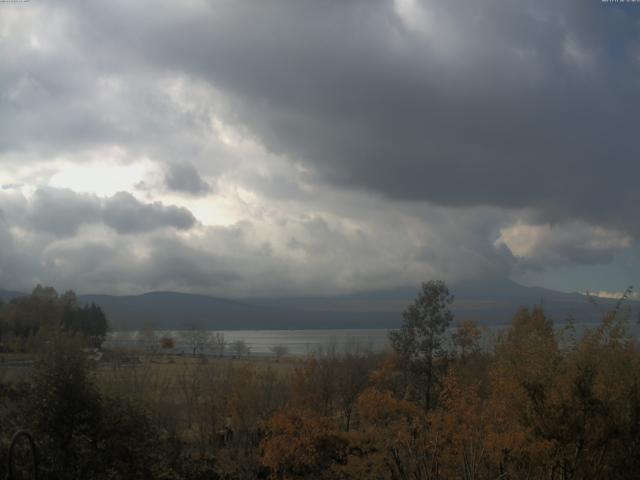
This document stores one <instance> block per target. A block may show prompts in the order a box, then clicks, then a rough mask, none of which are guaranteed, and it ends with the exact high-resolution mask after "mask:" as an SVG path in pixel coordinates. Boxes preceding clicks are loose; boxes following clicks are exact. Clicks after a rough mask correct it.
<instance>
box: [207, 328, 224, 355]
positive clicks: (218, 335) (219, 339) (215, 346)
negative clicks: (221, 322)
mask: <svg viewBox="0 0 640 480" xmlns="http://www.w3.org/2000/svg"><path fill="white" fill-rule="evenodd" d="M226 346H227V343H226V342H225V340H224V333H222V332H215V333H214V334H213V335H211V349H212V350H213V354H214V355H216V356H218V357H221V358H222V357H223V356H224V350H225V348H226Z"/></svg>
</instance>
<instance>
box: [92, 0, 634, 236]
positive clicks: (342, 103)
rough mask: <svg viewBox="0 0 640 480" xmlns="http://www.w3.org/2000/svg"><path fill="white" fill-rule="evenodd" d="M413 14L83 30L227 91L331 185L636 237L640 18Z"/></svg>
mask: <svg viewBox="0 0 640 480" xmlns="http://www.w3.org/2000/svg"><path fill="white" fill-rule="evenodd" d="M399 3H401V2H398V4H399ZM406 3H411V2H406ZM414 3H416V4H417V5H419V6H420V5H422V7H419V8H418V10H420V11H412V12H409V13H408V14H407V16H405V17H403V16H402V15H401V14H400V13H399V11H398V9H394V2H386V1H385V2H383V1H377V2H369V1H367V2H358V1H356V2H343V3H340V2H333V3H329V4H326V3H322V4H318V3H316V2H298V1H295V2H293V1H289V0H281V1H277V0H274V1H271V2H264V3H261V4H260V5H255V4H253V3H252V4H251V5H250V6H249V5H248V4H245V3H242V2H234V3H233V4H227V3H224V2H212V3H211V4H209V7H207V8H205V7H199V9H196V10H194V11H182V12H181V14H180V15H179V19H180V20H179V21H175V22H171V24H169V25H166V24H165V23H163V22H161V21H160V20H159V19H158V18H156V19H155V20H154V19H147V18H145V19H142V18H140V17H137V16H136V15H131V12H130V11H129V10H126V11H125V10H122V9H118V8H111V7H109V9H108V11H101V12H100V13H101V14H100V15H96V13H97V12H96V11H95V10H93V9H92V10H91V11H87V12H81V15H83V14H84V15H85V17H84V18H86V19H89V18H90V19H91V22H88V20H87V24H90V25H91V28H92V29H95V28H96V27H97V28H98V29H103V30H102V31H103V32H105V33H106V32H110V33H113V32H118V35H117V36H118V37H119V39H120V41H121V42H122V44H120V43H118V44H116V46H115V47H116V48H118V49H120V48H122V47H123V45H125V44H126V45H130V44H131V43H130V42H131V41H133V40H134V39H133V38H130V37H129V36H128V34H127V33H126V32H127V31H131V32H134V31H135V32H136V38H135V41H133V44H134V45H135V47H134V48H133V53H131V55H134V56H136V58H137V59H142V58H144V59H146V61H147V62H151V63H152V64H153V65H155V67H156V68H162V69H178V70H180V71H184V72H189V73H190V74H192V75H195V76H198V77H199V78H202V79H205V80H207V81H209V82H211V83H212V84H213V85H215V86H216V87H219V88H222V89H223V90H225V91H226V92H227V93H229V94H230V95H232V96H233V98H234V102H235V103H234V105H235V109H234V112H235V115H236V117H235V118H236V121H238V122H240V123H242V124H244V125H246V126H247V127H248V128H249V129H250V130H251V131H253V132H255V133H256V134H257V135H258V137H259V138H260V139H261V140H262V141H263V142H264V143H265V144H266V145H267V146H268V147H269V148H270V149H271V150H272V151H273V152H276V153H284V154H286V155H288V156H289V157H291V158H293V159H301V160H303V161H304V162H306V164H307V165H308V166H309V167H310V173H311V175H314V176H315V178H316V181H318V180H322V181H327V182H330V183H333V184H336V185H339V186H341V187H345V188H354V187H355V188H363V189H368V190H371V191H374V192H379V193H381V194H383V195H386V196H388V197H391V198H399V199H410V200H428V201H430V202H434V203H436V204H440V205H450V206H472V205H494V206H499V207H504V208H524V207H528V208H532V209H535V210H537V211H538V212H539V214H540V216H541V218H542V219H544V220H554V221H561V220H567V219H572V218H581V219H584V220H587V221H591V222H594V223H598V224H603V225H610V226H615V227H618V228H623V229H625V230H628V231H632V232H634V234H637V233H638V226H637V224H636V223H635V222H633V221H631V220H629V218H630V217H632V211H631V210H632V209H634V208H635V205H637V204H638V203H640V196H639V195H640V193H639V192H640V190H638V189H637V188H636V185H635V180H634V178H636V177H637V175H638V174H639V173H640V170H639V169H640V167H639V166H638V165H639V164H638V162H636V161H635V158H637V157H638V154H640V150H639V149H640V147H638V145H637V142H635V141H634V137H635V136H634V134H633V128H634V127H633V125H634V123H635V112H636V111H637V109H638V108H637V107H638V106H639V105H638V99H639V98H640V95H639V94H640V92H639V91H638V89H639V88H640V87H638V85H637V82H635V80H634V78H635V77H636V76H637V73H638V68H639V66H638V61H637V51H638V47H639V45H638V43H637V38H636V36H635V35H634V32H636V30H637V24H636V20H637V14H636V13H633V12H631V11H629V10H626V11H623V10H620V9H618V8H614V7H613V8H609V7H606V6H603V5H602V4H600V3H599V2H593V3H585V2H577V1H576V2H565V3H563V4H558V3H557V2H551V1H541V2H535V3H531V4H528V5H521V4H509V5H505V4H504V2H500V1H489V2H484V3H483V4H482V5H481V6H480V5H479V4H477V2H471V1H467V2H455V3H452V2H446V3H442V2H414ZM94 8H95V7H94ZM97 8H101V7H97ZM103 8H106V7H103ZM180 9H181V10H182V7H180ZM173 14H175V12H167V15H173ZM256 18H259V19H260V21H259V22H256V21H255V19H256ZM96 19H99V20H98V25H96ZM133 24H135V25H136V28H135V29H130V30H129V28H128V26H131V25H133ZM185 32H188V34H185ZM120 34H122V35H120ZM623 171H624V172H625V174H624V175H621V174H620V172H623Z"/></svg>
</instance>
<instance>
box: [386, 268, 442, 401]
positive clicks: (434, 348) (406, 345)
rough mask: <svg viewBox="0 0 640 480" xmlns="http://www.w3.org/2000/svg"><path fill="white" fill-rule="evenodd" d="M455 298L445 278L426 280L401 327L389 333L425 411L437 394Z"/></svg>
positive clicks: (404, 313)
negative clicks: (452, 304) (444, 341)
mask: <svg viewBox="0 0 640 480" xmlns="http://www.w3.org/2000/svg"><path fill="white" fill-rule="evenodd" d="M452 302H453V296H452V295H451V294H450V293H449V289H448V287H447V286H446V284H445V283H444V282H443V281H440V280H432V281H429V282H426V283H423V284H422V289H421V291H420V293H419V295H418V297H417V298H416V299H415V301H414V302H413V304H411V305H409V307H407V309H406V310H405V311H404V312H403V314H402V316H403V319H404V321H403V324H402V326H401V327H400V329H399V330H395V331H391V332H390V333H389V340H390V342H391V346H392V347H393V350H394V351H395V353H396V354H397V356H398V359H399V361H400V366H401V367H402V368H404V369H405V370H406V371H407V372H408V373H409V374H410V377H411V378H410V383H409V387H410V388H411V389H412V390H413V392H412V396H413V397H418V398H419V399H420V403H421V404H422V406H423V408H424V410H425V411H427V410H429V409H430V408H431V407H432V406H433V404H434V401H435V398H436V396H437V394H436V391H435V390H436V384H437V380H438V378H437V377H438V372H437V370H438V365H437V364H436V362H437V360H438V358H439V357H441V355H442V353H443V351H442V342H443V335H444V333H445V331H446V330H447V328H448V327H449V325H450V323H451V321H452V319H453V314H452V313H451V310H450V309H449V306H450V305H451V303H452Z"/></svg>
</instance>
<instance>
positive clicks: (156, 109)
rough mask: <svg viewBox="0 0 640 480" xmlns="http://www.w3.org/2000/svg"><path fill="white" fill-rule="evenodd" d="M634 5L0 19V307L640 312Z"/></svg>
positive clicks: (35, 8)
mask: <svg viewBox="0 0 640 480" xmlns="http://www.w3.org/2000/svg"><path fill="white" fill-rule="evenodd" d="M639 80H640V4H636V3H631V2H629V3H626V4H623V3H616V2H602V1H601V0H575V1H565V2H557V1H556V0H536V1H530V2H504V1H502V0H482V1H478V0H460V1H455V2H453V1H435V0H424V1H419V0H385V1H383V0H349V1H343V0H341V1H335V0H328V1H322V2H320V1H312V0H262V1H259V2H256V1H245V0H181V1H178V2H163V3H162V4H160V3H159V2H157V1H156V0H138V1H130V0H126V1H125V0H112V1H109V2H105V1H96V0H86V1H75V0H70V1H62V2H61V1H45V0H30V1H28V2H22V3H17V2H4V3H0V288H5V289H18V290H29V289H31V288H32V287H33V286H34V285H35V284H37V283H42V284H47V285H53V286H54V287H56V288H58V289H60V290H63V289H67V288H72V289H75V290H76V291H78V292H80V293H111V294H129V293H142V292H146V291H151V290H174V291H183V292H194V293H205V294H211V295H218V296H227V297H256V296H298V295H305V296H308V295H335V294H343V293H350V292H358V291H367V290H382V289H389V288H396V287H405V286H415V285H417V284H419V282H421V281H424V280H430V279H444V280H446V281H447V282H450V283H456V282H461V281H485V280H486V279H491V278H505V277H509V278H511V279H514V280H516V281H518V282H521V283H523V284H526V285H541V286H546V287H549V288H554V289H558V290H563V291H585V290H589V291H596V292H598V291H602V292H610V293H615V292H620V291H623V290H624V289H625V288H626V287H627V286H628V285H633V284H635V285H637V286H638V287H640V268H638V267H639V266H640V220H639V217H638V207H639V206H640V188H639V186H640V185H639V182H640V155H639V154H640V142H638V137H639V132H640V123H639V122H638V117H637V112H638V110H639V109H638V107H639V106H640V81H639Z"/></svg>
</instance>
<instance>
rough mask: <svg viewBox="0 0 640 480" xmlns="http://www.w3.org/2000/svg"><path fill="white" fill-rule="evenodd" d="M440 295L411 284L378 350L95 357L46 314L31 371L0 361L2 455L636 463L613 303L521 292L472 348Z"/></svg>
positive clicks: (390, 465)
mask: <svg viewBox="0 0 640 480" xmlns="http://www.w3.org/2000/svg"><path fill="white" fill-rule="evenodd" d="M451 301H452V298H451V296H450V295H449V291H448V289H447V287H446V286H445V285H444V284H443V283H442V282H428V283H426V284H424V285H423V288H422V292H421V294H420V295H419V296H418V298H417V299H416V301H415V303H414V304H412V305H410V306H409V307H408V308H407V310H406V311H405V313H404V323H403V326H402V328H401V329H400V330H398V331H396V332H393V333H391V335H390V340H391V344H392V346H393V351H392V352H389V353H388V354H384V355H376V354H372V353H369V352H365V351H357V350H356V349H354V350H353V351H351V352H347V353H345V354H340V355H338V354H336V353H335V352H334V351H325V352H324V353H320V354H318V355H316V356H314V357H309V358H305V359H291V358H289V359H286V358H282V359H277V360H274V359H272V360H268V361H266V360H260V361H258V360H253V361H247V360H244V361H241V360H230V359H209V360H206V359H198V358H173V357H169V356H163V355H156V356H151V357H150V356H146V357H145V359H143V360H141V361H139V362H136V361H130V362H127V363H122V362H113V361H109V360H108V358H107V360H105V361H104V362H101V364H96V363H95V362H94V361H93V360H92V359H91V358H89V357H88V356H87V354H86V353H85V351H84V350H83V349H84V347H85V346H86V343H87V342H86V335H84V334H83V333H82V332H81V331H79V330H78V329H75V330H72V329H69V328H65V326H64V324H63V323H60V322H55V321H51V322H49V323H48V324H47V325H46V326H42V327H41V328H39V329H37V332H36V333H35V334H33V336H32V337H30V340H29V341H28V342H26V343H25V344H28V345H30V346H31V347H30V348H32V349H33V350H32V351H33V352H34V354H35V359H36V360H35V363H34V365H33V367H32V368H30V369H24V371H28V372H29V374H28V375H26V376H25V375H22V376H18V377H16V376H13V377H12V378H11V380H9V379H8V378H3V377H2V376H0V389H1V390H0V456H6V454H7V451H8V442H9V434H10V433H12V432H14V431H16V430H17V429H19V428H26V429H28V430H29V431H30V432H32V434H33V436H34V439H35V441H36V444H37V449H38V452H39V455H40V472H41V475H40V478H52V479H53V478H56V479H76V478H77V479H80V478H92V479H121V478H122V479H138V478H139V479H254V478H272V479H345V480H346V479H381V480H382V479H385V480H386V479H389V480H396V479H397V480H400V479H414V480H426V479H434V480H435V479H458V478H461V479H523V478H531V479H539V478H543V479H551V480H553V479H558V480H560V479H614V478H615V479H626V478H638V476H639V475H640V368H639V367H640V350H639V349H638V344H637V341H636V339H635V338H633V337H632V335H631V333H630V318H629V314H628V312H626V311H625V309H624V308H623V305H622V303H621V304H619V305H618V306H617V307H616V308H615V309H614V310H613V311H610V312H607V313H606V314H604V315H603V319H602V322H601V324H600V325H599V326H597V327H596V328H594V329H592V330H590V331H587V332H586V333H584V334H582V335H581V336H580V337H579V338H577V336H576V334H575V329H574V328H573V327H572V324H571V323H569V324H568V326H567V327H566V328H564V329H562V330H559V331H558V330H556V329H554V327H553V324H552V322H551V321H550V319H549V318H547V317H546V316H545V314H544V311H543V310H542V309H541V308H533V309H532V310H527V309H521V310H519V311H518V312H516V314H515V316H514V318H513V321H512V323H511V325H510V326H509V327H508V328H505V330H504V331H503V332H502V333H501V335H500V336H499V338H498V339H497V341H496V344H495V346H494V347H493V348H492V349H491V351H483V350H481V349H480V348H479V341H480V333H481V332H480V329H479V328H478V327H477V326H476V325H475V324H473V323H471V322H466V323H462V324H458V325H455V323H454V325H455V328H454V333H453V334H452V335H451V336H450V337H451V338H448V337H447V336H448V335H449V334H448V333H447V332H449V331H450V330H448V329H447V327H448V326H449V325H450V324H451V322H453V318H452V315H451V312H450V311H449V305H450V303H451ZM449 345H450V346H449ZM445 346H447V347H446V348H445ZM107 357H108V355H107ZM7 371H8V369H3V368H2V366H1V365H0V372H3V374H6V373H7ZM0 375H2V374H0ZM18 450H20V451H21V452H22V456H20V455H18V459H19V460H21V461H24V462H25V464H26V463H27V460H28V458H27V457H28V451H27V450H26V449H25V444H22V445H21V446H20V448H19V449H18ZM22 457H25V458H22ZM5 465H6V458H4V457H3V458H0V478H3V477H4V475H5V474H6V472H5V471H3V470H2V469H3V468H5Z"/></svg>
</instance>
